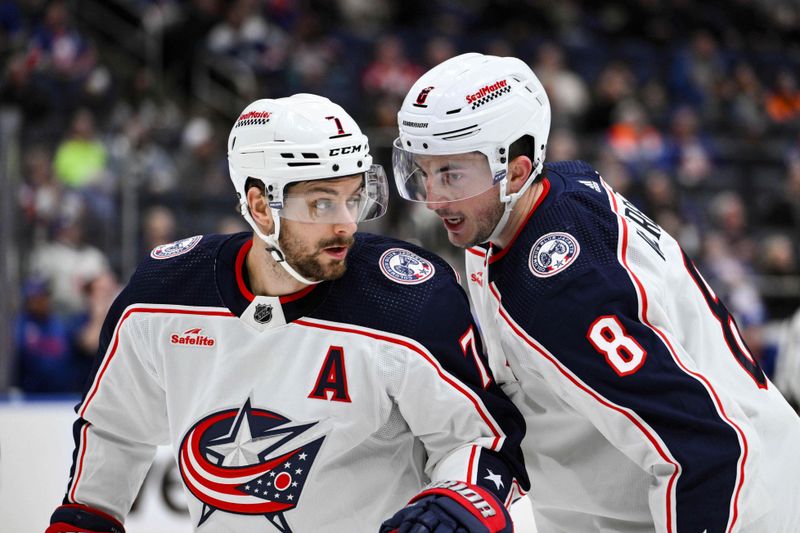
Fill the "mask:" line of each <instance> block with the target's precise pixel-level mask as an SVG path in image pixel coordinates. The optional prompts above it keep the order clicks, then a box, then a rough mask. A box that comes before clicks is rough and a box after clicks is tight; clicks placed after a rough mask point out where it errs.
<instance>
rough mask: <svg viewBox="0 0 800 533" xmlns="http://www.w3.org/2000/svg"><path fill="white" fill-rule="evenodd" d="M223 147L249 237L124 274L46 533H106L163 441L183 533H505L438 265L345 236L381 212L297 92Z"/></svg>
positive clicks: (321, 101)
mask: <svg viewBox="0 0 800 533" xmlns="http://www.w3.org/2000/svg"><path fill="white" fill-rule="evenodd" d="M228 149H229V162H230V172H231V178H232V180H233V182H234V185H235V187H236V191H237V193H238V194H239V201H240V205H241V211H242V215H243V216H244V218H245V219H246V220H247V221H248V222H249V223H250V224H251V226H252V227H253V229H254V233H241V234H235V235H206V236H196V237H191V238H188V239H183V240H180V241H178V242H175V243H172V244H169V245H164V246H159V247H158V248H156V249H155V250H153V251H152V252H151V254H150V258H148V259H147V260H146V261H144V262H143V263H142V264H141V265H140V266H139V268H138V270H137V271H136V273H135V274H134V275H133V277H132V278H131V280H130V283H129V284H128V286H127V287H126V289H125V290H124V291H123V292H122V294H121V295H120V296H119V298H118V299H117V301H116V302H115V303H114V305H113V307H112V309H111V310H110V312H109V314H108V318H107V320H106V324H105V327H104V330H103V333H102V338H101V341H102V348H101V353H100V357H99V358H98V362H97V365H96V371H95V374H94V377H93V379H92V380H91V381H90V383H89V386H88V388H87V390H86V392H85V395H84V397H83V399H82V401H81V403H80V404H79V405H78V407H77V412H78V415H79V418H78V421H77V422H76V424H75V429H74V435H75V442H76V448H75V452H74V455H73V467H72V471H71V476H70V480H69V484H68V487H67V493H66V496H65V498H64V502H63V505H62V506H60V507H59V508H58V509H56V511H55V512H54V514H53V516H52V518H51V525H50V527H49V528H48V530H47V531H48V532H49V533H58V532H73V531H89V532H112V531H113V532H121V531H123V525H122V524H123V521H124V518H125V516H126V514H127V513H128V511H129V509H130V507H131V504H132V503H133V501H134V498H135V497H136V494H137V492H138V490H139V486H140V485H141V482H142V480H143V478H144V476H145V474H146V473H147V470H148V468H149V466H150V463H151V461H152V460H153V456H154V454H155V450H156V446H157V445H160V444H167V443H171V444H172V446H173V449H174V453H175V460H176V462H177V465H178V471H179V473H180V476H181V480H182V482H183V484H184V488H185V492H186V496H187V500H188V505H189V511H190V514H191V520H192V522H193V525H194V527H195V528H196V529H197V530H198V531H205V532H233V531H241V532H250V531H280V532H284V533H287V532H292V531H293V532H295V533H302V532H313V531H330V532H341V533H352V532H356V531H357V532H362V531H363V532H368V531H374V532H377V531H378V529H379V527H380V525H381V523H382V522H383V521H384V520H385V519H387V518H388V517H390V516H392V514H393V513H394V512H395V511H397V510H398V509H400V508H403V507H404V506H405V505H406V504H407V502H409V500H411V499H412V498H413V500H414V504H413V505H412V507H413V508H414V511H415V513H416V512H417V511H420V513H418V514H415V515H414V517H413V518H410V519H409V520H415V519H416V518H422V519H424V520H426V523H429V524H435V523H437V522H441V524H443V526H442V528H441V529H440V530H441V531H456V530H459V531H462V530H464V531H471V532H476V533H491V532H506V533H507V532H510V531H511V530H512V525H511V522H510V518H509V515H508V512H507V510H506V505H510V503H511V501H512V500H514V499H515V498H517V497H519V495H520V494H521V493H522V492H524V491H525V490H527V488H528V481H527V477H526V473H525V469H524V466H523V464H522V459H521V457H522V455H521V451H520V449H519V443H520V440H521V438H522V435H523V433H524V426H523V421H522V418H521V415H520V413H519V412H518V410H517V409H516V408H515V407H514V405H513V404H512V403H511V402H510V400H509V399H508V398H507V397H506V396H505V395H504V394H503V392H502V391H501V390H500V389H499V387H498V386H497V384H496V382H495V381H494V379H493V378H492V376H491V373H489V372H488V371H487V370H486V366H487V365H486V364H485V362H484V360H483V359H482V357H481V356H480V354H481V353H482V348H481V344H480V341H479V338H478V336H477V335H476V327H475V325H474V324H473V321H472V316H471V314H470V310H469V304H468V300H467V296H466V294H465V293H464V291H463V290H462V289H461V287H460V285H459V284H458V282H457V279H456V275H455V273H454V272H453V271H452V269H451V268H450V267H449V266H448V265H447V263H445V262H444V261H442V260H441V259H439V258H438V257H436V256H435V255H433V254H431V253H429V252H427V251H425V250H422V249H419V248H417V247H415V246H412V245H410V244H407V243H404V242H401V241H397V240H393V239H388V238H384V237H379V236H375V235H369V234H357V233H354V232H355V230H356V223H357V222H359V221H361V220H367V219H372V218H376V217H378V216H380V215H382V214H383V212H384V211H385V208H386V200H387V183H386V177H385V174H384V173H383V169H382V168H381V167H380V166H378V165H372V158H371V157H370V155H369V151H368V146H367V138H366V137H365V136H364V135H362V134H361V132H360V130H359V128H358V126H357V125H356V124H355V122H354V121H353V120H352V118H350V117H349V116H348V115H347V114H346V113H345V112H344V110H343V109H342V108H341V107H339V106H337V105H335V104H333V103H331V102H330V101H329V100H327V99H325V98H321V97H316V96H312V95H295V96H292V97H289V98H281V99H277V100H258V101H256V102H254V103H252V104H251V105H250V106H248V107H247V108H246V109H245V110H244V112H243V113H242V115H241V116H240V117H239V119H238V120H237V121H236V123H235V125H234V127H233V129H232V131H231V135H230V139H229V142H228ZM429 482H435V483H436V485H434V486H432V487H431V488H429V489H427V490H423V489H424V486H425V485H426V484H427V483H429ZM448 528H449V529H448ZM459 528H461V529H459ZM437 531H439V529H437Z"/></svg>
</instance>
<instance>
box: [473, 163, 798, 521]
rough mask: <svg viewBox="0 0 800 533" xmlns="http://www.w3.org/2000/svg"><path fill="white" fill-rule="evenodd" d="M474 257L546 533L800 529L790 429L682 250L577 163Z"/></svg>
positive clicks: (548, 173)
mask: <svg viewBox="0 0 800 533" xmlns="http://www.w3.org/2000/svg"><path fill="white" fill-rule="evenodd" d="M544 175H545V177H544V179H543V182H542V183H543V186H544V193H543V195H542V197H541V199H540V200H539V201H538V202H537V205H536V206H535V207H534V208H533V210H532V212H531V214H530V215H529V217H528V219H527V221H526V224H525V225H524V227H523V228H522V229H521V230H520V232H519V233H518V234H517V235H516V236H515V238H514V240H513V241H512V242H511V243H510V244H509V245H508V246H507V247H506V248H504V249H501V250H498V249H495V248H492V247H486V248H484V247H474V248H471V249H468V250H467V254H466V255H467V271H468V272H467V273H468V283H469V288H470V292H471V296H472V300H473V304H474V305H475V307H476V312H477V314H478V318H479V323H480V324H481V326H482V333H483V335H484V341H485V342H486V345H487V349H488V351H489V360H490V365H491V366H492V368H493V370H494V371H495V375H496V377H497V379H498V380H502V381H503V382H504V388H505V390H506V392H507V393H508V394H509V396H511V397H512V399H513V400H514V401H515V403H516V404H517V406H518V407H519V408H520V410H522V412H523V415H524V416H525V420H526V424H527V428H528V432H527V434H526V437H525V440H524V442H523V451H524V453H525V462H526V466H527V467H528V470H529V475H530V478H531V483H532V490H531V493H530V496H531V499H532V502H533V507H534V513H535V518H536V523H537V527H538V529H539V532H540V533H552V532H564V533H566V532H570V533H571V532H591V531H603V532H631V533H633V532H637V533H638V532H642V533H644V532H652V531H657V532H674V533H702V532H707V533H724V532H744V531H746V532H752V533H756V532H757V533H767V532H768V533H778V532H785V533H789V532H797V531H800V419H798V416H797V415H796V414H795V413H794V412H793V410H792V409H791V408H790V407H789V405H788V404H787V402H786V401H785V400H784V398H783V397H782V396H781V394H780V393H779V392H778V390H777V389H776V388H775V386H774V385H773V384H772V383H771V382H769V380H768V379H767V378H766V377H765V375H764V373H763V372H762V371H761V369H760V367H759V365H758V364H757V362H756V361H755V360H754V359H753V357H752V355H751V354H750V352H749V351H748V348H747V347H746V345H745V344H744V342H743V341H742V339H741V337H740V335H739V332H738V330H737V327H736V324H735V322H734V321H733V318H732V317H731V315H730V314H729V313H728V311H727V310H726V309H725V307H724V305H723V304H722V302H721V301H719V299H718V298H717V297H716V295H715V294H714V292H713V291H712V290H711V288H710V287H709V286H708V285H707V284H706V282H705V281H704V280H703V278H702V277H701V275H700V274H699V272H698V271H697V270H696V269H695V267H694V265H693V264H692V262H691V261H690V260H689V259H688V258H687V257H686V256H685V254H684V253H683V251H682V250H681V249H680V247H679V246H678V244H677V242H676V241H675V240H674V239H673V238H672V237H670V236H669V235H668V234H666V233H665V232H664V231H663V230H662V229H661V228H660V227H659V226H657V225H656V224H655V223H653V221H652V220H650V219H649V218H648V217H646V216H645V215H644V214H642V213H641V212H640V211H639V210H638V209H637V208H636V207H635V206H634V205H632V204H631V203H630V202H628V201H627V200H626V199H625V198H624V197H622V196H621V195H619V194H617V193H615V192H614V191H613V190H612V189H611V188H610V187H609V186H608V185H607V184H606V183H605V182H604V181H603V180H602V179H601V178H600V176H599V175H597V173H596V172H594V170H593V169H592V168H591V167H590V166H589V165H588V164H586V163H583V162H563V163H557V164H552V165H547V166H546V167H545V171H544Z"/></svg>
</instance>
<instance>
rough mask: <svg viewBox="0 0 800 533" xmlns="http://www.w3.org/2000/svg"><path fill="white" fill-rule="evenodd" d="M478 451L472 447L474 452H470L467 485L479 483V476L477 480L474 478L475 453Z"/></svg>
mask: <svg viewBox="0 0 800 533" xmlns="http://www.w3.org/2000/svg"><path fill="white" fill-rule="evenodd" d="M477 451H478V447H477V446H473V447H472V451H470V452H469V462H468V463H467V483H470V484H473V485H474V484H475V483H476V482H477V476H476V477H475V478H473V477H472V466H473V464H474V462H475V452H477Z"/></svg>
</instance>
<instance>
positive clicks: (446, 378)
mask: <svg viewBox="0 0 800 533" xmlns="http://www.w3.org/2000/svg"><path fill="white" fill-rule="evenodd" d="M294 323H295V324H298V325H300V326H307V327H310V328H320V329H327V330H330V331H342V332H345V333H355V334H357V335H364V336H365V337H371V338H373V339H378V340H380V341H386V342H391V343H392V344H399V345H400V346H404V347H406V348H408V349H410V350H412V351H414V352H416V353H418V354H419V355H421V356H422V357H423V358H424V359H425V360H426V361H428V362H429V363H430V364H431V365H432V366H433V367H434V368H435V369H436V372H437V374H439V377H440V378H442V380H444V381H445V382H446V383H448V384H449V385H450V386H452V387H453V388H454V389H456V390H457V391H458V392H460V393H461V394H463V395H464V396H466V397H467V398H469V400H470V401H471V402H472V405H474V406H475V410H476V411H478V414H479V415H480V416H481V418H482V419H483V421H484V422H486V425H487V426H489V429H491V430H492V433H493V434H494V436H495V438H494V441H493V442H492V446H491V449H492V450H496V449H497V445H498V444H499V442H500V439H501V438H502V437H503V433H502V432H501V431H500V429H499V428H498V427H496V426H495V425H494V423H493V422H492V421H491V419H490V418H489V417H488V416H487V414H486V413H485V412H484V410H483V409H482V408H481V406H480V404H479V403H478V401H477V400H476V399H475V398H474V397H473V395H472V394H470V393H469V392H468V391H467V390H466V389H465V388H464V387H462V386H461V385H460V384H459V383H458V382H456V381H454V380H453V379H452V378H450V377H449V376H446V375H445V374H444V373H443V372H442V369H441V367H440V366H439V365H438V364H437V363H436V362H435V361H433V360H432V359H431V357H430V356H429V355H428V354H427V353H425V352H424V351H423V350H420V349H419V348H418V347H416V346H414V345H413V344H411V343H410V342H408V341H406V340H404V339H402V338H395V337H389V336H388V335H381V334H378V333H374V332H370V331H360V330H357V329H351V328H346V327H342V326H332V325H328V324H318V323H314V322H308V321H307V320H305V319H298V320H295V321H294Z"/></svg>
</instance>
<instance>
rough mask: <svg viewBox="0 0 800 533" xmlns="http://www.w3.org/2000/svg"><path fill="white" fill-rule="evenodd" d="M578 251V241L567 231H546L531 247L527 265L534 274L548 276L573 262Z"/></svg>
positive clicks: (542, 276)
mask: <svg viewBox="0 0 800 533" xmlns="http://www.w3.org/2000/svg"><path fill="white" fill-rule="evenodd" d="M580 252H581V248H580V246H579V245H578V241H577V240H576V239H575V237H573V236H572V235H570V234H569V233H563V232H553V233H548V234H547V235H544V236H542V237H539V240H538V241H536V242H535V243H534V245H533V247H532V248H531V253H530V256H529V257H528V267H529V268H530V269H531V272H532V273H533V275H534V276H537V277H539V278H549V277H550V276H554V275H556V274H558V273H559V272H561V271H562V270H565V269H566V268H567V267H569V266H570V265H571V264H572V263H574V262H575V259H576V258H577V257H578V254H580Z"/></svg>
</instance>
